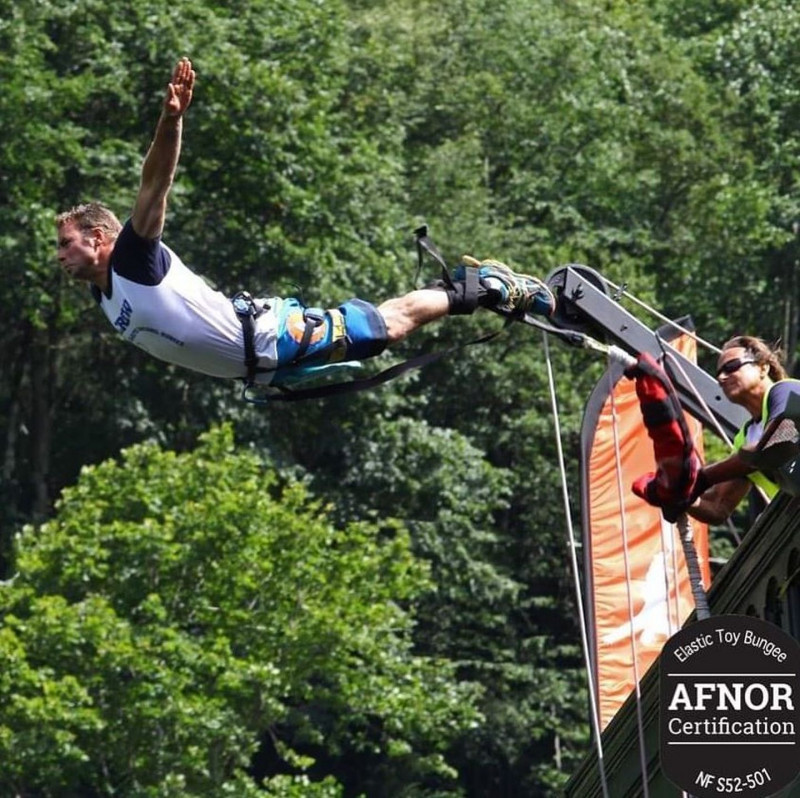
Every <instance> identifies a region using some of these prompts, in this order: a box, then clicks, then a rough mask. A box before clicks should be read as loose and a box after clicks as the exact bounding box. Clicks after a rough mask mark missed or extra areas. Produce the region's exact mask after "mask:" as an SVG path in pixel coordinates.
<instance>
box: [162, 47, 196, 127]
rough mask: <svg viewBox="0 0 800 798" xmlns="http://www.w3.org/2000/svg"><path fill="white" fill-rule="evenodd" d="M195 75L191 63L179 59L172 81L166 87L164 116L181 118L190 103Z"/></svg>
mask: <svg viewBox="0 0 800 798" xmlns="http://www.w3.org/2000/svg"><path fill="white" fill-rule="evenodd" d="M194 77H195V73H194V70H193V69H192V62H191V61H190V60H189V59H188V58H181V60H180V61H178V63H177V64H176V65H175V69H174V70H173V72H172V80H171V81H170V83H169V85H168V86H167V96H166V98H165V100H164V114H165V115H166V116H183V114H184V113H185V112H186V109H187V108H188V107H189V104H190V103H191V102H192V91H193V90H194Z"/></svg>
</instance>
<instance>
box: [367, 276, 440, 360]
mask: <svg viewBox="0 0 800 798" xmlns="http://www.w3.org/2000/svg"><path fill="white" fill-rule="evenodd" d="M449 308H450V302H449V301H448V299H447V294H445V292H444V291H438V290H436V289H434V288H421V289H419V290H418V291H411V292H410V293H408V294H406V295H405V296H401V297H397V298H396V299H389V300H387V301H386V302H384V303H383V304H382V305H379V306H378V312H379V313H380V314H381V316H383V319H384V321H385V322H386V330H387V333H388V337H389V345H390V346H391V344H396V343H397V342H398V341H402V340H403V338H405V337H406V336H407V335H408V334H409V333H412V332H414V330H416V329H417V328H418V327H421V326H422V325H423V324H427V323H428V322H431V321H436V319H441V318H442V316H446V315H447V312H448V310H449Z"/></svg>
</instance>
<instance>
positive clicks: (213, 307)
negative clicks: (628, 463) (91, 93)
mask: <svg viewBox="0 0 800 798" xmlns="http://www.w3.org/2000/svg"><path fill="white" fill-rule="evenodd" d="M194 84H195V72H194V70H193V69H192V64H191V62H190V61H189V59H187V58H181V59H180V60H179V61H178V63H177V65H176V66H175V69H174V71H173V73H172V79H171V81H170V83H169V85H168V86H167V92H166V97H165V99H164V104H163V108H162V111H161V115H160V117H159V120H158V124H157V126H156V130H155V135H154V137H153V141H152V143H151V145H150V148H149V150H148V152H147V155H146V156H145V159H144V163H143V165H142V174H141V183H140V186H139V192H138V194H137V197H136V201H135V203H134V207H133V212H132V214H131V217H130V219H128V220H127V222H126V223H125V224H124V225H123V224H121V223H120V221H119V219H118V218H117V217H116V216H115V215H114V213H113V212H112V211H110V210H109V209H108V208H107V207H105V206H104V205H101V204H100V203H95V202H91V203H87V204H83V205H78V206H76V207H74V208H71V209H70V210H67V211H65V212H64V213H61V214H59V215H58V217H57V218H56V226H57V230H58V260H59V263H60V264H61V266H62V268H63V269H64V270H65V271H66V272H67V273H68V274H69V275H70V276H72V277H73V278H75V279H77V280H84V281H86V282H88V283H90V285H91V289H92V293H93V295H94V298H95V300H96V301H97V302H98V304H99V305H100V307H101V308H102V309H103V312H104V313H105V314H106V316H107V317H108V319H109V321H110V322H111V323H112V324H113V325H114V327H115V328H116V329H117V331H118V332H119V333H120V334H121V335H122V336H123V338H125V339H126V340H128V341H130V342H131V343H133V344H135V345H136V346H139V347H141V348H142V349H144V350H145V351H147V352H149V353H150V354H152V355H154V356H155V357H157V358H160V359H161V360H164V361H167V362H168V363H173V364H176V365H178V366H183V367H185V368H189V369H192V370H194V371H198V372H201V373H203V374H208V375H210V376H213V377H222V378H234V379H249V380H250V381H252V382H258V383H260V384H263V385H267V384H272V385H276V386H280V385H281V384H283V383H290V382H292V381H293V380H295V379H296V378H297V376H298V374H301V375H302V374H304V373H308V372H309V371H313V370H315V369H319V368H320V367H324V366H326V365H328V364H333V363H338V362H341V361H351V360H362V359H364V358H369V357H374V356H375V355H378V354H380V353H381V352H382V351H383V350H384V349H385V348H386V347H387V346H391V345H392V344H395V343H397V342H398V341H401V340H402V339H404V338H405V337H406V336H407V335H409V333H411V332H413V331H414V330H416V329H418V328H419V327H421V326H422V325H424V324H428V323H429V322H431V321H434V320H436V319H439V318H442V317H444V316H447V315H457V314H465V313H472V312H473V311H474V310H475V309H476V308H477V307H483V308H489V309H492V310H495V311H499V312H501V313H504V314H506V315H522V314H524V313H526V312H533V313H540V314H544V315H549V314H550V313H552V311H553V309H554V307H555V300H554V298H553V295H552V293H551V292H550V290H549V289H548V287H547V286H546V285H545V284H544V283H542V282H541V281H540V280H538V279H536V278H535V277H531V276H528V275H523V274H517V273H515V272H513V271H512V270H511V269H510V268H508V266H506V265H504V264H502V263H499V262H497V261H483V262H478V261H476V260H474V259H472V258H469V257H465V258H464V259H463V262H462V263H461V264H460V265H459V266H458V267H457V268H456V269H455V270H454V273H453V279H452V280H451V281H449V282H446V283H442V282H440V283H437V284H436V285H435V286H432V287H429V288H422V289H419V290H415V291H411V292H410V293H408V294H405V295H404V296H400V297H396V298H394V299H389V300H387V301H385V302H383V303H382V304H380V305H378V306H375V305H373V304H371V303H369V302H365V301H364V300H361V299H351V300H349V301H347V302H345V303H344V304H342V305H340V306H339V307H338V308H331V309H328V310H321V309H316V308H307V307H305V306H304V305H303V304H302V303H301V302H300V301H299V300H297V299H295V298H292V297H288V298H281V297H267V298H263V299H255V300H253V299H251V298H250V297H249V295H247V294H244V293H240V294H237V295H236V296H235V297H233V298H229V297H227V296H225V295H224V294H222V293H220V292H219V291H215V290H214V289H212V288H211V287H210V286H209V285H208V284H207V283H206V282H205V281H204V280H203V279H202V278H201V277H199V276H198V275H197V274H195V273H194V272H193V271H191V270H190V269H189V268H188V267H187V266H186V265H184V263H183V262H182V261H181V259H180V258H179V257H178V255H176V254H175V252H173V251H172V250H171V249H170V248H169V247H167V246H166V245H165V244H163V243H162V241H161V234H162V231H163V229H164V219H165V215H166V208H167V197H168V195H169V192H170V189H171V187H172V183H173V180H174V177H175V172H176V169H177V165H178V158H179V156H180V150H181V138H182V132H183V116H184V114H185V113H186V110H187V109H188V107H189V105H190V103H191V101H192V94H193V91H194Z"/></svg>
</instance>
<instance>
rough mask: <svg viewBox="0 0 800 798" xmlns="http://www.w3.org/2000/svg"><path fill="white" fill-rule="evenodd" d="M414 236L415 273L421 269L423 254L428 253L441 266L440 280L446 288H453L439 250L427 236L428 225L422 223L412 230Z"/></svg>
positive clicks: (453, 284)
mask: <svg viewBox="0 0 800 798" xmlns="http://www.w3.org/2000/svg"><path fill="white" fill-rule="evenodd" d="M414 237H415V238H416V241H417V273H418V275H419V272H421V271H422V264H423V261H424V260H425V254H426V253H427V254H428V255H430V256H431V257H432V258H433V259H434V260H435V261H436V262H437V263H438V264H439V266H440V267H441V270H442V280H443V281H444V283H445V285H446V286H447V287H448V288H455V287H456V286H455V283H454V282H453V278H452V277H451V276H450V271H449V270H448V268H447V263H446V262H445V259H444V258H443V257H442V253H441V252H439V250H438V248H437V246H436V244H434V243H433V241H431V239H430V238H429V236H428V225H426V224H423V225H422V226H421V227H418V228H417V229H416V230H415V231H414Z"/></svg>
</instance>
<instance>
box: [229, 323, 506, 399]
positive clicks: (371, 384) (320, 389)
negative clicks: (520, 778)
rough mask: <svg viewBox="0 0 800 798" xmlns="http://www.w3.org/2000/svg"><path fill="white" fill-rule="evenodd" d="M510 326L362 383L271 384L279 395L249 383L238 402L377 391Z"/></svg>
mask: <svg viewBox="0 0 800 798" xmlns="http://www.w3.org/2000/svg"><path fill="white" fill-rule="evenodd" d="M511 323H513V320H511V319H508V320H507V321H506V324H505V325H503V327H502V329H500V330H496V331H495V332H491V333H488V334H487V335H484V336H482V337H480V338H476V339H474V340H473V341H468V342H467V343H465V344H459V345H458V346H453V347H450V348H449V349H442V350H440V351H438V352H427V353H425V354H423V355H417V356H416V357H412V358H410V359H409V360H404V361H403V362H402V363H397V364H396V365H394V366H390V367H389V368H388V369H384V370H383V371H381V372H380V373H378V374H375V375H374V376H372V377H365V378H364V379H362V380H351V381H349V382H337V383H333V384H331V385H319V386H317V387H316V388H303V389H297V390H293V389H291V388H287V387H286V386H285V385H273V386H270V387H271V388H272V389H273V390H275V389H277V390H278V391H279V393H272V392H270V393H268V394H265V395H261V396H258V395H255V394H254V393H252V391H251V389H252V388H253V387H254V386H253V384H252V383H250V384H246V385H245V387H244V390H243V391H242V399H244V401H245V402H249V403H250V404H256V405H266V404H272V403H273V402H301V401H303V400H306V399H321V398H323V397H326V396H341V395H342V394H347V393H356V392H358V391H365V390H367V389H369V388H377V387H378V386H379V385H383V384H384V383H385V382H389V380H393V379H395V378H396V377H399V376H400V375H401V374H405V373H406V372H407V371H410V370H411V369H419V368H423V367H424V366H428V365H430V364H431V363H435V362H436V361H437V360H439V359H441V358H443V357H446V356H447V355H452V354H454V353H456V352H458V350H459V349H463V348H465V347H467V346H472V345H474V344H483V343H486V342H487V341H490V340H491V339H492V338H495V337H497V336H498V335H500V334H501V333H502V332H504V331H505V329H506V328H507V327H508V326H509V324H511Z"/></svg>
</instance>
